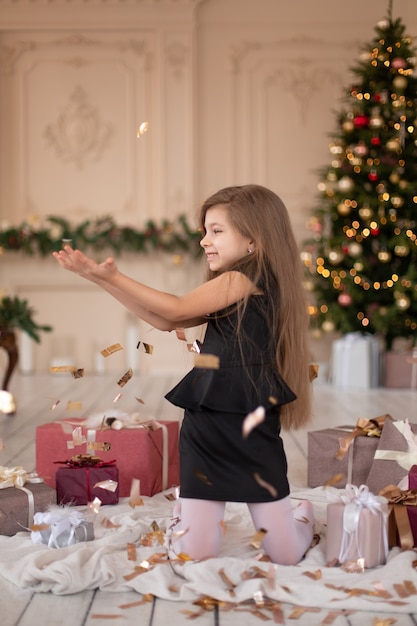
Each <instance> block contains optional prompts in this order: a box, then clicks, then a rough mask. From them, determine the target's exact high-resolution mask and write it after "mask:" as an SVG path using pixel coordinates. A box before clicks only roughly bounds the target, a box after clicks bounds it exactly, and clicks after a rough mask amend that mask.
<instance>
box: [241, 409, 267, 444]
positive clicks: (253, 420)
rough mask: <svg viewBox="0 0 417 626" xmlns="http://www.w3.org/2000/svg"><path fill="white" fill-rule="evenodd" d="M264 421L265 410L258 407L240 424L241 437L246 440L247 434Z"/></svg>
mask: <svg viewBox="0 0 417 626" xmlns="http://www.w3.org/2000/svg"><path fill="white" fill-rule="evenodd" d="M264 419H265V409H264V407H263V406H258V408H257V409H255V410H254V411H252V412H251V413H249V414H248V415H247V416H246V417H245V419H244V421H243V424H242V436H243V437H244V438H245V439H246V437H247V436H248V435H249V433H250V432H251V431H252V430H253V429H254V428H256V426H259V424H261V423H262V422H263V421H264Z"/></svg>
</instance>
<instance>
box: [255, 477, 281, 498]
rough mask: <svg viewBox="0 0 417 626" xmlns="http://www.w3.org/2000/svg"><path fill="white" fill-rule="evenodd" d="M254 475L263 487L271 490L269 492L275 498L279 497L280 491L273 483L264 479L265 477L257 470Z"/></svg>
mask: <svg viewBox="0 0 417 626" xmlns="http://www.w3.org/2000/svg"><path fill="white" fill-rule="evenodd" d="M253 477H254V479H255V480H256V482H257V483H258V485H260V486H261V487H264V488H265V489H267V490H268V491H269V493H270V494H271V496H272V497H273V498H276V497H277V495H278V492H277V490H276V489H275V487H274V486H273V485H270V484H269V483H267V482H266V480H263V478H261V477H260V476H259V474H258V473H257V472H255V473H254V475H253Z"/></svg>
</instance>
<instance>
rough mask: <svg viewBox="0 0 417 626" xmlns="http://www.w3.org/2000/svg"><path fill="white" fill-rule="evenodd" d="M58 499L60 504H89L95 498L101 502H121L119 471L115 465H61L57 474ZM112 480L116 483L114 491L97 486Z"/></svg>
mask: <svg viewBox="0 0 417 626" xmlns="http://www.w3.org/2000/svg"><path fill="white" fill-rule="evenodd" d="M55 478H56V499H57V502H58V504H72V505H73V506H77V505H80V504H88V503H89V502H92V501H93V500H94V499H95V498H99V499H100V500H101V504H117V503H118V502H119V472H118V470H117V467H116V466H115V465H108V466H104V467H103V466H102V467H97V466H85V467H75V466H65V467H59V468H58V470H57V472H56V475H55ZM106 480H111V481H113V482H115V483H116V488H115V490H114V491H112V490H109V489H105V488H103V487H100V486H97V484H98V483H102V482H103V481H106Z"/></svg>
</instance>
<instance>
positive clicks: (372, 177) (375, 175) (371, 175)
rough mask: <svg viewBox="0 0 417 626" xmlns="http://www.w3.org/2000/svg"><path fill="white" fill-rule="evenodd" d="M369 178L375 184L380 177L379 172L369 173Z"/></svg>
mask: <svg viewBox="0 0 417 626" xmlns="http://www.w3.org/2000/svg"><path fill="white" fill-rule="evenodd" d="M368 178H369V180H370V181H372V182H373V183H375V182H376V181H377V180H378V178H379V176H378V173H377V172H374V171H372V172H369V174H368Z"/></svg>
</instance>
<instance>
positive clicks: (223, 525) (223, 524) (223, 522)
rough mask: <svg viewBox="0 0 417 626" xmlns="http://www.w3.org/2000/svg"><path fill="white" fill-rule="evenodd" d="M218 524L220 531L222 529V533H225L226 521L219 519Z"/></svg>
mask: <svg viewBox="0 0 417 626" xmlns="http://www.w3.org/2000/svg"><path fill="white" fill-rule="evenodd" d="M219 526H220V528H221V531H222V533H223V535H225V534H226V530H227V526H226V522H225V521H224V520H223V519H222V520H220V522H219Z"/></svg>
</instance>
